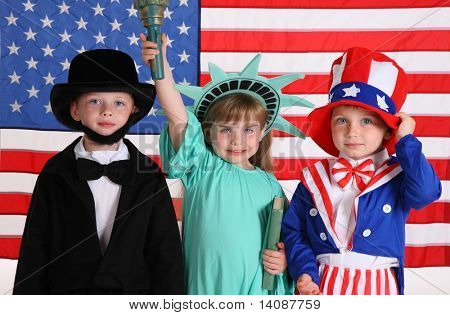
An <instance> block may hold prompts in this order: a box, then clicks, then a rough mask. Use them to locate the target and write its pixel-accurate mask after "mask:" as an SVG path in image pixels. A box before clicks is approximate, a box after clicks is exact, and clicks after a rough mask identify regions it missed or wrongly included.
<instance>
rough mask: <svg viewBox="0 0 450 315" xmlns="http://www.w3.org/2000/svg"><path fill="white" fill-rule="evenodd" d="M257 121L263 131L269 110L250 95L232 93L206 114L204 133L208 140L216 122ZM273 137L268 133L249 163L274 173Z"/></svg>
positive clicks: (219, 100) (203, 124) (217, 102)
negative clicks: (271, 148)
mask: <svg viewBox="0 0 450 315" xmlns="http://www.w3.org/2000/svg"><path fill="white" fill-rule="evenodd" d="M241 119H243V120H246V121H247V120H252V119H255V120H257V121H258V122H259V124H260V127H261V129H262V128H264V126H265V125H266V122H267V110H266V109H265V108H264V107H263V106H262V105H261V104H260V102H258V100H257V99H256V98H254V97H252V96H250V95H248V94H244V93H232V94H228V95H225V96H223V97H221V98H219V99H218V100H217V101H216V102H214V104H213V105H212V106H211V107H210V109H209V110H208V111H207V112H206V115H205V120H204V121H203V123H202V129H203V133H204V134H205V137H206V139H208V136H207V135H208V133H209V131H210V129H211V126H212V124H213V123H214V122H217V121H226V122H228V121H240V120H241ZM271 144H272V136H271V134H270V133H268V134H267V135H266V136H264V137H263V139H262V140H261V142H260V143H259V148H258V151H257V152H256V153H255V155H253V156H252V157H251V158H250V159H249V162H250V163H251V164H252V165H254V166H257V167H259V168H260V169H262V170H265V171H269V172H270V171H272V169H273V166H272V157H271V155H270V146H271Z"/></svg>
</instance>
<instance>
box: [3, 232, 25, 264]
mask: <svg viewBox="0 0 450 315" xmlns="http://www.w3.org/2000/svg"><path fill="white" fill-rule="evenodd" d="M21 240H22V238H21V237H0V258H6V259H18V257H19V250H20V242H21Z"/></svg>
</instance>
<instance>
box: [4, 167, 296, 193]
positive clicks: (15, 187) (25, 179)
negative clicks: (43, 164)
mask: <svg viewBox="0 0 450 315" xmlns="http://www.w3.org/2000/svg"><path fill="white" fill-rule="evenodd" d="M37 177H38V175H36V174H29V173H0V192H2V193H29V194H31V193H32V192H33V189H34V185H35V184H36V180H37ZM166 182H167V186H168V187H169V190H170V195H171V196H172V198H182V197H183V195H184V187H183V184H182V182H181V180H180V179H166ZM292 185H293V184H292Z"/></svg>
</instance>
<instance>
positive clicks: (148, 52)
mask: <svg viewBox="0 0 450 315" xmlns="http://www.w3.org/2000/svg"><path fill="white" fill-rule="evenodd" d="M139 38H140V39H141V42H142V48H141V55H142V60H143V61H144V62H145V63H146V64H149V62H150V60H152V59H154V58H155V55H157V54H159V53H160V52H159V51H158V50H157V45H156V43H153V42H150V41H148V40H147V39H146V37H145V35H144V34H140V35H139ZM162 41H163V48H162V50H163V60H164V79H162V80H156V81H155V85H156V93H157V96H158V100H159V103H160V104H161V107H162V108H163V109H164V113H165V114H166V116H167V119H168V123H169V135H170V139H171V141H172V145H173V147H174V149H175V150H176V151H177V150H178V148H179V147H180V145H181V143H182V142H183V138H184V133H185V131H186V126H187V123H188V116H187V112H186V107H185V106H184V104H183V100H182V98H181V95H180V93H179V92H178V91H177V90H176V89H175V87H174V83H175V82H174V80H173V77H172V71H171V70H170V67H169V63H168V62H167V58H166V50H167V38H166V36H165V34H163V36H162Z"/></svg>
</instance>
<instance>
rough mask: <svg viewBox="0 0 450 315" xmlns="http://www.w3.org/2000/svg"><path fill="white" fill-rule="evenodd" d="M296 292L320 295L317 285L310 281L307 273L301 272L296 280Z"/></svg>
mask: <svg viewBox="0 0 450 315" xmlns="http://www.w3.org/2000/svg"><path fill="white" fill-rule="evenodd" d="M297 289H298V292H299V293H300V294H302V295H320V294H322V293H320V290H319V286H318V285H317V284H316V283H315V282H313V281H312V279H311V276H310V275H308V274H307V273H304V274H302V275H301V276H300V277H299V278H298V280H297Z"/></svg>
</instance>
